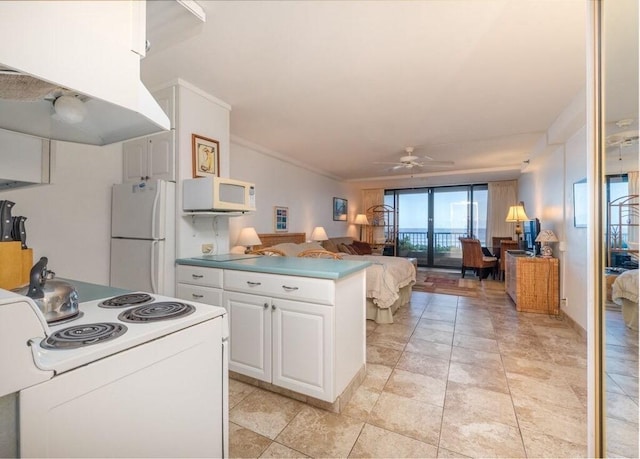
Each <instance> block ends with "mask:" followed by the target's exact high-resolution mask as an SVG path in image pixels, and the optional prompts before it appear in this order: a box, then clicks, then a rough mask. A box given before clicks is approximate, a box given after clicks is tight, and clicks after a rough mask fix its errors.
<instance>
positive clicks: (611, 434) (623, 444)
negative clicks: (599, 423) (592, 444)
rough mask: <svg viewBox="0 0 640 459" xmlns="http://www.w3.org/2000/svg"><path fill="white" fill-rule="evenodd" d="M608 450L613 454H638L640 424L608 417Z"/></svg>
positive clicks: (636, 455)
mask: <svg viewBox="0 0 640 459" xmlns="http://www.w3.org/2000/svg"><path fill="white" fill-rule="evenodd" d="M606 422H607V451H608V452H610V453H611V454H610V455H611V456H622V457H634V458H637V457H640V456H639V455H638V424H634V423H630V422H624V421H619V420H618V419H614V418H609V417H608V418H607V421H606Z"/></svg>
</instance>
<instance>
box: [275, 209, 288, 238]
mask: <svg viewBox="0 0 640 459" xmlns="http://www.w3.org/2000/svg"><path fill="white" fill-rule="evenodd" d="M273 229H274V231H276V232H277V233H286V232H287V231H289V208H288V207H279V206H275V207H274V208H273Z"/></svg>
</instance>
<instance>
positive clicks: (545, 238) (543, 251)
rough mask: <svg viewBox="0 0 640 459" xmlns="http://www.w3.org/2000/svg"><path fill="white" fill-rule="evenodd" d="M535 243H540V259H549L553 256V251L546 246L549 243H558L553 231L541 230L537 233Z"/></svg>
mask: <svg viewBox="0 0 640 459" xmlns="http://www.w3.org/2000/svg"><path fill="white" fill-rule="evenodd" d="M536 242H540V243H541V244H542V247H540V255H541V256H542V258H551V257H552V256H553V250H552V249H551V247H550V246H548V245H547V244H548V243H549V242H558V238H557V237H556V235H555V233H554V232H553V231H551V230H542V231H540V233H538V237H536Z"/></svg>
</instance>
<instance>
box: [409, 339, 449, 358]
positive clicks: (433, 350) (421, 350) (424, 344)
mask: <svg viewBox="0 0 640 459" xmlns="http://www.w3.org/2000/svg"><path fill="white" fill-rule="evenodd" d="M405 350H406V351H408V352H415V353H417V354H423V355H427V356H429V357H433V358H435V359H440V360H449V358H450V357H451V345H450V344H440V343H434V342H433V341H426V340H423V339H420V338H417V337H416V336H412V337H411V339H410V340H409V342H408V343H407V347H406V348H405Z"/></svg>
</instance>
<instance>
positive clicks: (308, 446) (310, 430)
mask: <svg viewBox="0 0 640 459" xmlns="http://www.w3.org/2000/svg"><path fill="white" fill-rule="evenodd" d="M363 425H364V423H362V422H360V421H357V420H355V419H352V418H350V417H348V416H339V415H336V414H334V413H329V412H328V411H324V410H321V409H318V408H312V407H309V406H305V407H304V408H303V409H302V410H300V412H299V413H298V415H297V416H296V417H295V418H294V419H293V420H292V421H291V422H290V423H289V425H288V426H287V427H286V428H285V429H284V430H283V431H282V432H281V433H280V435H278V437H277V438H276V441H277V442H278V443H281V444H283V445H285V446H288V447H289V448H292V449H295V450H296V451H300V452H302V453H304V454H307V455H309V456H312V457H347V455H348V454H349V452H350V451H351V449H352V448H353V445H354V444H355V442H356V440H357V439H358V436H359V435H360V431H361V430H362V427H363Z"/></svg>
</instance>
